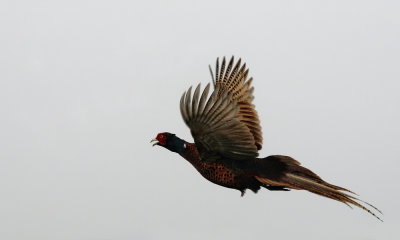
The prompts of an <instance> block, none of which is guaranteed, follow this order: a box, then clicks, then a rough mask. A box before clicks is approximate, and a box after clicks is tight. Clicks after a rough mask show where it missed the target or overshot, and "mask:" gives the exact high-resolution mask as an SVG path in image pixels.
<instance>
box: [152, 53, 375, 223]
mask: <svg viewBox="0 0 400 240" xmlns="http://www.w3.org/2000/svg"><path fill="white" fill-rule="evenodd" d="M210 72H211V75H212V82H213V85H214V90H213V91H212V92H211V95H210V96H209V92H210V84H208V85H207V86H206V87H205V88H204V90H203V92H201V90H200V84H199V85H198V86H197V87H196V88H195V90H194V92H193V96H192V87H190V88H189V90H188V91H186V92H185V93H184V94H183V95H182V97H181V100H180V111H181V114H182V118H183V120H184V122H185V123H186V125H187V126H188V127H189V129H190V132H191V134H192V136H193V138H194V143H188V142H186V141H185V140H183V139H180V138H179V137H177V136H175V134H172V133H168V132H165V133H159V134H158V135H157V137H156V138H155V139H153V141H155V144H154V145H159V146H162V147H165V148H167V149H168V150H170V151H173V152H176V153H178V154H180V155H181V156H182V157H183V158H185V159H186V160H187V161H188V162H190V163H191V164H192V165H193V166H194V167H195V168H196V169H197V171H198V172H199V173H200V174H201V175H202V176H203V177H204V178H206V179H208V180H209V181H211V182H213V183H215V184H218V185H220V186H223V187H228V188H233V189H237V190H239V191H241V195H242V196H243V195H244V192H245V191H246V189H251V190H252V191H254V192H255V193H256V192H257V191H258V190H259V189H260V188H261V187H263V188H266V189H268V190H280V191H287V190H289V189H297V190H307V191H309V192H312V193H315V194H318V195H321V196H324V197H327V198H331V199H334V200H337V201H339V202H342V203H345V204H347V205H349V206H350V205H354V206H357V207H360V208H361V209H363V210H365V211H367V212H368V213H370V214H372V215H373V216H375V217H376V218H378V219H379V220H381V219H380V218H379V217H378V216H377V215H376V214H375V213H374V212H372V211H371V210H370V209H368V208H367V207H366V206H369V207H371V208H373V209H374V210H376V211H378V212H380V211H379V210H378V209H377V208H376V207H374V206H372V205H371V204H369V203H366V202H364V201H362V200H360V199H358V198H356V197H355V196H354V195H353V194H354V193H353V192H351V191H349V190H347V189H345V188H342V187H339V186H336V185H333V184H330V183H327V182H325V181H324V180H322V179H321V178H320V177H319V176H318V175H317V174H315V173H314V172H312V171H311V170H309V169H307V168H305V167H303V166H301V164H300V163H299V162H298V161H296V160H294V159H293V158H291V157H288V156H282V155H273V156H269V157H265V158H259V157H258V151H259V150H260V149H261V148H262V143H263V139H262V131H261V126H260V121H259V118H258V113H257V111H256V110H255V106H254V104H252V101H253V98H254V97H253V91H254V88H253V87H251V82H252V78H249V79H248V78H247V76H248V72H249V70H248V69H247V68H246V64H243V65H242V64H241V60H240V59H239V61H238V62H237V63H236V64H234V58H233V57H232V58H231V60H230V61H229V63H228V64H227V63H226V60H225V58H223V60H222V62H221V64H220V62H219V60H218V59H217V63H216V67H215V74H214V73H213V71H212V69H211V67H210ZM380 213H381V212H380Z"/></svg>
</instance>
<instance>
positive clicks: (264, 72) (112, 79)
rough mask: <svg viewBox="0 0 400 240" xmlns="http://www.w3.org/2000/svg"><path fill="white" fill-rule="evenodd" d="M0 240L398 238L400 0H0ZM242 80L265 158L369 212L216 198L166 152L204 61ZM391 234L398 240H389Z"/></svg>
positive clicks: (308, 201)
mask: <svg viewBox="0 0 400 240" xmlns="http://www.w3.org/2000/svg"><path fill="white" fill-rule="evenodd" d="M0 9H1V10H0V29H1V32H0V34H1V37H0V82H1V83H0V110H1V118H0V194H1V196H0V239H7V240H14V239H40V240H43V239H123V240H125V239H293V238H296V239H399V236H398V227H399V226H400V220H399V214H400V207H399V206H398V205H399V200H400V198H399V197H400V193H399V187H400V174H399V171H400V170H399V168H400V164H399V161H400V159H399V156H400V141H399V137H400V127H399V123H400V94H399V90H400V84H399V80H400V70H399V69H400V68H399V66H400V44H399V43H400V14H399V12H400V5H399V1H197V2H191V1H82V0H80V1H2V2H1V4H0ZM231 55H235V56H236V57H242V59H243V60H244V61H246V62H247V64H248V66H249V67H250V75H251V76H253V77H254V82H253V86H255V93H254V94H255V100H254V102H255V104H256V106H257V110H258V112H259V115H260V119H261V122H262V126H263V133H264V148H263V149H262V151H261V153H260V155H261V156H267V155H270V154H285V155H290V156H293V157H294V158H295V159H297V160H299V161H301V162H302V163H303V165H304V166H306V167H308V168H310V169H312V170H313V171H315V172H316V173H318V174H319V175H320V176H322V177H323V178H324V179H325V180H327V181H329V182H331V183H333V184H337V185H340V186H344V187H347V188H349V189H351V190H353V191H355V192H357V193H358V194H360V198H361V199H364V200H366V201H369V202H371V203H373V204H374V205H376V206H377V207H379V208H380V209H381V210H382V211H383V212H384V215H383V218H384V220H385V222H384V223H381V222H379V221H378V220H377V219H375V218H374V217H372V216H370V215H369V214H368V213H366V212H364V211H362V210H360V209H353V210H351V209H349V208H348V207H346V206H345V205H344V204H341V203H338V202H335V201H332V200H329V199H325V198H322V197H319V196H316V195H314V194H311V193H308V192H305V191H291V192H270V191H267V190H263V191H261V192H259V193H258V194H253V193H252V192H247V194H246V196H245V197H244V198H241V197H240V192H239V191H236V190H232V189H227V188H222V187H220V186H217V185H214V184H212V183H210V182H208V181H206V180H205V179H204V178H202V177H201V176H200V175H199V174H198V173H197V172H196V170H195V169H194V168H193V167H192V166H191V165H190V164H189V163H187V162H186V161H185V160H184V159H182V158H180V157H179V156H178V155H176V154H175V153H172V152H169V151H167V150H165V149H162V148H160V147H154V148H152V147H151V144H150V143H149V141H150V140H151V139H152V138H154V137H155V136H156V134H157V133H159V132H163V131H169V132H173V133H176V134H177V135H178V136H180V137H182V138H184V139H186V140H188V141H192V138H191V136H190V133H189V130H188V129H187V127H186V126H185V124H184V123H183V121H182V119H181V116H180V112H179V98H180V96H181V94H182V93H183V91H185V90H186V89H187V88H188V87H189V86H190V85H196V84H197V83H199V82H201V83H202V84H203V86H205V84H206V83H208V82H210V81H211V78H210V76H209V72H208V64H213V65H214V63H215V60H216V58H217V57H222V56H227V57H230V56H231ZM396 235H397V236H396Z"/></svg>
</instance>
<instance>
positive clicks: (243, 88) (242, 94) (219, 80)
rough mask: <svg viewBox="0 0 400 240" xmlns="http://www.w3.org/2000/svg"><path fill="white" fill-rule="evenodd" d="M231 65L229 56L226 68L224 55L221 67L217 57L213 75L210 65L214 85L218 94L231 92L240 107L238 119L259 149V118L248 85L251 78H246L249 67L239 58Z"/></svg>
mask: <svg viewBox="0 0 400 240" xmlns="http://www.w3.org/2000/svg"><path fill="white" fill-rule="evenodd" d="M233 65H234V57H232V58H231V60H230V61H229V63H228V65H227V67H226V68H225V66H226V61H225V57H224V58H223V59H222V63H221V68H220V67H219V59H217V63H216V66H215V76H214V73H213V71H212V69H211V67H210V72H211V76H212V79H213V83H214V87H217V86H218V87H219V88H220V94H221V93H222V92H225V91H227V92H229V93H231V94H232V98H233V100H237V104H238V105H239V107H240V109H239V111H238V115H239V116H241V119H240V121H241V122H242V123H243V124H244V125H245V126H246V127H248V128H249V129H250V132H251V134H252V135H253V137H254V141H255V144H256V146H257V149H258V150H260V149H261V148H262V142H263V139H262V131H261V126H260V120H259V118H258V114H257V111H256V110H255V106H254V105H253V104H252V101H253V99H254V96H253V90H254V88H253V87H250V84H251V82H252V80H253V78H250V79H247V75H248V73H249V69H246V63H244V64H243V65H241V59H239V61H238V62H237V63H236V65H235V66H234V67H233Z"/></svg>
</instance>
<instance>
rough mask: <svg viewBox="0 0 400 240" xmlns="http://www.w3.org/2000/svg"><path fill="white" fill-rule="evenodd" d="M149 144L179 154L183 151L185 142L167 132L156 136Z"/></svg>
mask: <svg viewBox="0 0 400 240" xmlns="http://www.w3.org/2000/svg"><path fill="white" fill-rule="evenodd" d="M151 142H154V144H153V146H155V145H159V146H161V147H165V148H166V149H168V150H170V151H172V152H176V153H179V154H181V153H182V152H183V150H184V149H185V141H184V140H182V139H180V138H178V137H177V136H175V134H173V133H169V132H164V133H159V134H157V137H156V138H154V139H153V140H151Z"/></svg>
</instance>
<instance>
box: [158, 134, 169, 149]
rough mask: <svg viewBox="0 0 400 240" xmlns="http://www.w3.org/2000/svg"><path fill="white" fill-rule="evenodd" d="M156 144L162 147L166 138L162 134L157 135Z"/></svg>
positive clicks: (165, 143)
mask: <svg viewBox="0 0 400 240" xmlns="http://www.w3.org/2000/svg"><path fill="white" fill-rule="evenodd" d="M156 139H157V140H158V143H159V144H160V145H162V146H165V145H167V136H166V135H165V134H164V133H159V134H158V135H157V137H156Z"/></svg>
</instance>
